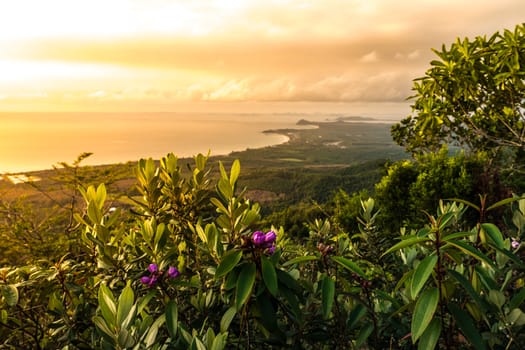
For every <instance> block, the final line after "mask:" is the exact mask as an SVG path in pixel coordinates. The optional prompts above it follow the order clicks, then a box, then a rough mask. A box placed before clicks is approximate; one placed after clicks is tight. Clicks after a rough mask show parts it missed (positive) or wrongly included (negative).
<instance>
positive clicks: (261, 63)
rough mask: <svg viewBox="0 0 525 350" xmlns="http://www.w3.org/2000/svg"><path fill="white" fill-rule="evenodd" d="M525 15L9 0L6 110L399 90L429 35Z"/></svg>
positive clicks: (481, 3) (447, 8)
mask: <svg viewBox="0 0 525 350" xmlns="http://www.w3.org/2000/svg"><path fill="white" fill-rule="evenodd" d="M523 21H525V5H524V3H523V0H497V1H495V0H472V1H467V0H463V1H462V0H413V1H402V0H398V1H394V0H311V1H302V0H282V1H271V0H264V1H262V0H261V1H258V0H257V1H256V0H215V1H212V0H209V1H204V0H194V1H192V0H127V1H126V0H89V1H87V0H85V1H79V0H46V1H42V0H16V1H1V2H0V111H75V110H83V111H84V110H86V111H177V110H180V109H192V108H193V107H195V106H202V105H209V104H217V105H220V104H229V105H236V104H238V105H242V104H243V103H252V102H258V103H262V102H268V103H269V104H270V103H273V104H276V103H277V104H278V103H287V102H295V103H298V104H300V103H303V104H304V103H319V102H330V103H345V102H385V101H386V102H397V101H403V100H404V99H405V98H406V97H407V96H409V95H410V88H411V86H412V79H414V78H416V77H418V76H421V75H422V74H423V73H424V71H425V70H426V68H427V67H428V63H429V62H430V60H431V59H433V54H432V52H431V50H430V49H431V48H439V47H441V45H442V44H443V43H444V44H447V45H448V44H450V43H451V42H453V41H454V40H455V39H456V38H457V37H471V38H473V37H475V36H477V35H491V34H492V33H494V32H496V31H500V30H503V29H505V28H507V29H513V28H514V27H515V25H516V24H518V23H521V22H523ZM192 106H193V107H192Z"/></svg>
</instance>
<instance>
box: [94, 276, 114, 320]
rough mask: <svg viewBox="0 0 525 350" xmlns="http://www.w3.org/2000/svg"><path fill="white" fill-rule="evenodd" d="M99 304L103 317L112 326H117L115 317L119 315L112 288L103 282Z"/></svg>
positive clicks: (99, 294) (99, 291) (99, 292)
mask: <svg viewBox="0 0 525 350" xmlns="http://www.w3.org/2000/svg"><path fill="white" fill-rule="evenodd" d="M98 304H99V307H100V312H101V313H102V317H103V318H104V320H105V321H106V323H107V324H108V326H109V327H110V328H115V327H116V324H115V321H116V320H115V318H116V316H117V306H116V305H115V299H114V298H113V294H112V293H111V290H110V289H109V288H108V287H107V286H106V285H105V284H101V285H100V288H99V290H98Z"/></svg>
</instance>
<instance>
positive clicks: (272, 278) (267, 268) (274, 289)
mask: <svg viewBox="0 0 525 350" xmlns="http://www.w3.org/2000/svg"><path fill="white" fill-rule="evenodd" d="M261 269H262V276H263V280H264V284H265V285H266V288H268V291H269V292H270V293H272V295H274V296H275V295H277V293H278V292H279V287H278V285H277V273H276V272H275V267H274V266H273V265H272V263H271V262H270V260H269V259H268V258H267V257H266V256H261Z"/></svg>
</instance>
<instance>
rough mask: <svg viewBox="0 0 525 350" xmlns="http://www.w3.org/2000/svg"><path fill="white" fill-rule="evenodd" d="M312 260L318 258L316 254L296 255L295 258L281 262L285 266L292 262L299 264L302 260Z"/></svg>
mask: <svg viewBox="0 0 525 350" xmlns="http://www.w3.org/2000/svg"><path fill="white" fill-rule="evenodd" d="M314 260H319V258H318V257H316V256H313V255H307V256H298V257H296V258H293V259H291V260H288V261H287V262H285V263H284V264H283V266H285V267H286V266H290V265H293V264H300V263H303V262H307V261H314Z"/></svg>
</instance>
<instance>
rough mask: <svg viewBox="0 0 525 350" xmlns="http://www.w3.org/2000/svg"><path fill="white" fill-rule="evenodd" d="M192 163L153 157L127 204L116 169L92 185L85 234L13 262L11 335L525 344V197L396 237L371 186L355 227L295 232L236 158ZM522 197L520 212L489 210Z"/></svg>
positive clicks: (86, 339)
mask: <svg viewBox="0 0 525 350" xmlns="http://www.w3.org/2000/svg"><path fill="white" fill-rule="evenodd" d="M189 170H190V172H189V175H188V176H183V173H182V169H181V167H180V166H179V163H178V159H177V158H176V157H175V156H174V155H172V154H169V155H168V156H166V157H164V158H163V159H161V161H160V163H159V164H157V163H156V162H154V161H153V160H151V159H149V160H141V161H140V162H139V163H138V165H137V169H136V176H137V187H136V190H135V192H133V193H135V194H136V196H132V197H131V198H129V203H128V204H126V205H122V208H116V209H114V207H113V204H114V203H108V194H107V190H106V187H105V185H103V184H100V185H98V186H93V185H91V186H86V187H84V186H80V187H79V192H80V194H81V196H82V198H83V200H84V203H85V206H84V209H83V211H82V212H77V213H76V214H75V215H74V217H75V219H76V220H77V221H78V222H79V223H80V225H81V226H82V232H81V234H80V237H79V238H78V240H77V242H78V247H77V249H76V250H75V251H74V252H70V253H67V254H65V255H64V256H63V257H62V258H60V259H56V260H53V259H52V260H47V261H46V260H44V259H42V260H40V261H35V262H31V263H30V264H28V265H27V266H18V267H17V266H11V267H5V268H2V269H1V270H0V296H1V297H0V342H1V344H2V345H1V347H2V348H6V349H20V348H31V349H213V350H220V349H225V348H233V347H235V348H238V349H260V348H263V347H265V348H269V349H281V348H294V349H362V348H373V349H384V348H392V347H398V348H412V347H413V346H415V344H417V346H418V347H419V348H425V349H430V348H433V347H435V346H440V347H444V348H459V347H468V346H474V347H476V348H480V349H481V348H494V349H495V348H500V347H507V348H520V347H523V346H524V345H525V344H524V341H525V339H524V337H523V336H522V335H521V333H520V332H521V330H522V327H523V325H524V324H525V315H524V314H523V311H522V309H521V305H522V302H523V301H524V300H525V287H524V285H525V280H524V271H525V268H524V266H523V263H522V260H521V257H520V255H519V254H520V253H521V250H520V248H521V243H520V242H521V241H522V239H523V238H524V237H523V235H524V233H523V228H524V227H525V224H524V223H525V200H523V199H520V198H511V199H507V200H505V201H502V202H498V203H496V204H494V205H492V206H489V205H488V204H487V201H486V200H485V199H483V201H482V202H481V204H480V205H474V204H472V203H471V202H467V201H458V202H455V203H450V204H447V205H444V204H442V205H441V206H440V209H439V212H438V215H437V217H433V216H431V215H427V217H428V220H429V221H428V222H429V224H428V225H426V226H425V227H423V228H421V229H419V230H414V231H413V232H412V231H411V232H410V233H407V234H405V235H404V236H403V237H402V240H401V241H400V242H399V243H396V244H395V245H394V246H392V243H390V240H385V239H384V237H385V235H384V232H383V231H382V229H381V226H380V223H379V221H378V219H379V215H380V213H379V214H378V211H377V209H376V204H375V203H376V202H375V200H374V199H372V198H362V199H361V200H360V203H359V204H360V209H359V215H358V217H357V222H358V226H357V228H358V231H356V232H345V231H344V230H343V229H341V226H340V225H338V224H337V223H336V222H334V221H335V220H332V218H324V219H316V220H312V222H311V223H310V224H309V226H308V229H309V232H308V234H306V235H305V236H303V237H293V236H291V235H289V234H288V233H287V232H286V231H285V230H284V229H283V228H277V227H274V226H272V225H265V226H263V224H262V222H263V221H262V220H261V214H260V206H259V205H258V204H257V203H252V202H251V201H250V200H248V199H246V198H245V196H244V194H245V191H244V190H242V189H239V188H238V179H239V175H240V163H239V162H238V161H235V162H233V163H232V164H231V168H230V169H229V171H227V169H226V168H225V167H224V166H223V164H221V163H220V164H219V174H220V176H219V178H218V179H217V181H215V182H212V181H211V179H210V177H209V174H210V168H209V166H208V158H207V157H206V156H203V155H198V156H196V157H195V158H194V165H192V166H190V169H189ZM483 198H484V197H483ZM511 202H512V203H514V204H518V206H517V207H515V208H514V216H513V220H512V223H510V224H509V226H508V227H505V228H502V229H499V228H498V227H497V226H496V225H493V224H490V223H488V222H486V221H485V219H486V217H487V216H486V215H485V213H487V212H491V211H493V210H496V209H497V208H499V207H501V206H503V205H505V204H511ZM110 204H111V205H110ZM128 206H131V207H132V210H131V212H130V213H128V212H127V208H128ZM467 207H469V208H471V209H474V210H477V211H478V212H479V213H480V215H479V220H478V222H477V224H476V225H474V226H473V227H474V228H473V229H463V227H465V226H466V223H465V222H464V221H463V220H464V219H463V215H464V213H465V210H466V208H467ZM130 215H131V216H130ZM507 234H510V235H511V236H506V235H507Z"/></svg>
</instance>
